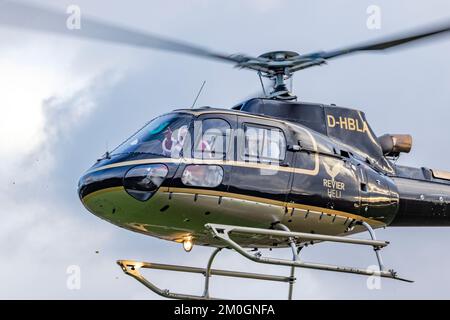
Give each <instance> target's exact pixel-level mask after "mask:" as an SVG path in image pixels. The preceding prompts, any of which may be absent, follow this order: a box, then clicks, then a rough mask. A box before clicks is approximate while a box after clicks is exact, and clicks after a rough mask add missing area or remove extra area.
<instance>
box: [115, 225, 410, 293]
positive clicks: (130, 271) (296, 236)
mask: <svg viewBox="0 0 450 320" xmlns="http://www.w3.org/2000/svg"><path fill="white" fill-rule="evenodd" d="M357 223H358V224H360V225H362V226H364V227H365V228H366V229H367V231H368V232H369V234H370V237H371V239H356V238H350V237H342V236H329V235H322V234H311V233H302V232H291V231H290V230H289V229H288V228H287V227H286V226H284V225H282V224H280V223H278V224H275V225H274V227H275V228H277V229H278V230H275V229H260V228H250V227H240V226H232V225H222V224H206V225H205V228H206V229H207V230H209V231H210V232H211V234H212V235H213V237H214V238H216V239H219V240H221V241H222V242H223V243H224V245H226V247H227V248H230V249H233V250H234V251H236V252H237V253H239V254H241V255H242V256H244V257H245V258H247V259H249V260H251V261H254V262H257V263H263V264H272V265H279V266H288V267H290V275H289V276H280V275H270V274H260V273H248V272H240V271H231V270H221V269H212V264H213V261H214V259H215V258H216V256H217V254H218V253H219V252H220V251H221V250H222V248H216V249H215V250H214V251H213V253H212V254H211V256H210V258H209V260H208V264H207V266H206V268H198V267H190V266H182V265H170V264H160V263H151V262H139V261H133V260H119V261H117V263H118V264H119V266H120V267H121V268H122V270H123V271H124V272H125V274H127V275H129V276H131V277H133V278H134V279H136V280H137V281H139V282H140V283H142V284H143V285H144V286H146V287H147V288H148V289H150V290H151V291H153V292H154V293H156V294H158V295H160V296H162V297H165V298H169V299H184V300H216V299H218V298H214V297H211V296H210V294H209V285H210V278H211V276H213V275H214V276H223V277H232V278H244V279H254V280H263V281H275V282H285V283H288V284H289V290H288V299H289V300H291V299H292V295H293V289H294V284H295V282H296V278H295V269H296V268H308V269H315V270H323V271H333V272H343V273H350V274H359V275H365V276H379V277H383V278H389V279H394V280H400V281H405V282H413V281H411V280H407V279H404V278H400V277H398V276H397V273H396V272H395V271H393V270H386V269H385V267H384V265H383V261H382V259H381V254H380V250H381V249H382V248H384V247H386V246H387V245H388V244H389V242H387V241H380V240H377V239H376V236H375V232H374V230H373V229H372V227H371V226H370V225H369V224H368V223H366V222H357ZM233 232H235V233H239V234H251V235H267V236H275V237H281V238H286V239H287V242H288V243H289V245H290V247H291V249H292V260H287V259H275V258H270V257H264V256H262V254H261V253H260V252H259V251H257V252H256V253H255V252H253V253H250V252H248V251H247V250H246V249H245V248H243V247H242V246H240V245H239V244H238V243H237V242H235V241H234V240H232V239H231V237H230V235H231V234H232V233H233ZM299 240H300V242H301V243H303V245H300V246H297V244H296V243H297V242H298V241H299ZM317 241H329V242H337V243H346V244H353V245H365V246H372V248H373V250H374V251H375V255H376V258H377V261H378V266H379V270H371V269H360V268H354V267H346V266H337V265H330V264H319V263H310V262H303V261H301V260H300V258H299V253H300V250H301V249H302V248H303V247H304V246H305V245H304V243H314V242H317ZM140 269H156V270H166V271H174V272H187V273H194V274H203V275H204V276H205V281H204V290H203V294H202V295H191V294H183V293H174V292H170V291H169V290H167V289H161V288H159V287H158V286H156V285H155V284H153V283H152V282H150V281H149V280H148V279H147V278H145V277H144V276H143V275H142V274H141V272H140Z"/></svg>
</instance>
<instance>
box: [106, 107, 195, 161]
mask: <svg viewBox="0 0 450 320" xmlns="http://www.w3.org/2000/svg"><path fill="white" fill-rule="evenodd" d="M191 120H192V115H188V114H181V113H171V114H167V115H163V116H161V117H158V118H155V119H153V120H151V121H150V122H148V123H147V124H146V125H145V126H144V127H142V128H141V129H140V130H139V131H137V132H136V133H135V134H134V135H132V136H131V137H130V138H128V139H127V140H126V141H125V142H123V143H122V144H120V145H119V146H118V147H117V148H116V149H114V150H113V151H112V152H111V155H120V154H131V153H134V154H153V155H158V156H163V157H170V158H179V157H180V154H181V150H182V148H183V145H184V141H185V138H186V136H187V134H188V131H189V125H190V122H191Z"/></svg>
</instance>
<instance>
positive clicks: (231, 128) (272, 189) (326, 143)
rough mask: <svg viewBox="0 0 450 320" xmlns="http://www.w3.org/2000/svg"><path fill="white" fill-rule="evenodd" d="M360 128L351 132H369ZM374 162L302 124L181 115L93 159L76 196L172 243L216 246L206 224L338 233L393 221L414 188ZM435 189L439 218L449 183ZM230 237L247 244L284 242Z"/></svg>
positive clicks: (239, 115)
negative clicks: (363, 224) (403, 195)
mask: <svg viewBox="0 0 450 320" xmlns="http://www.w3.org/2000/svg"><path fill="white" fill-rule="evenodd" d="M362 121H364V120H362ZM334 125H335V126H336V124H334ZM358 125H359V126H360V127H361V130H360V131H355V132H357V133H358V134H361V135H370V134H371V132H370V131H369V130H362V128H363V126H364V123H363V122H361V123H359V124H358ZM375 162H376V161H373V160H371V159H370V156H369V155H367V154H366V153H365V152H364V151H361V150H358V149H354V148H351V147H349V146H348V145H346V144H344V143H340V142H339V141H336V140H335V139H331V138H330V137H328V136H327V135H324V134H323V133H320V132H317V131H315V130H313V129H311V128H309V127H307V126H305V125H302V124H300V123H294V122H291V121H286V120H282V119H275V118H273V117H267V116H261V115H255V114H250V113H247V112H241V111H233V110H222V109H195V110H189V109H188V110H178V111H174V112H172V113H170V114H167V115H164V116H162V117H159V118H157V119H155V120H153V121H151V122H150V123H149V124H148V125H147V126H145V127H144V128H143V129H141V131H139V132H138V133H137V134H136V135H134V136H132V137H131V138H129V139H128V140H127V141H125V142H124V143H123V144H122V145H121V146H119V147H118V148H117V149H116V150H114V151H113V152H112V153H111V154H108V155H107V156H105V157H104V158H103V159H101V160H99V161H98V162H97V163H96V164H95V165H94V166H93V167H92V168H90V169H89V170H88V171H87V172H86V174H85V175H84V176H83V177H82V178H81V179H80V182H79V195H80V199H81V201H82V202H83V204H84V206H85V207H86V208H87V209H88V210H89V211H90V212H92V213H93V214H95V215H97V216H99V217H101V218H103V219H105V220H107V221H109V222H111V223H113V224H116V225H118V226H120V227H123V228H126V229H129V230H132V231H136V232H141V233H144V234H147V235H150V236H154V237H158V238H162V239H166V240H171V241H177V242H183V241H184V240H186V239H193V240H194V242H195V243H196V244H199V245H212V246H221V243H220V242H218V241H216V240H215V239H214V238H213V237H212V236H211V235H210V234H209V233H208V231H207V230H205V228H204V225H205V224H206V223H219V224H229V225H238V226H249V227H257V228H273V227H274V226H275V225H276V224H278V223H282V224H284V225H285V226H287V227H288V228H289V229H290V230H291V231H298V232H308V233H320V234H329V235H344V234H350V233H355V232H360V231H363V230H365V229H364V228H363V227H361V226H359V225H358V223H357V222H359V221H366V222H368V223H369V224H370V225H371V226H372V227H374V228H379V227H384V226H387V225H389V224H391V223H394V224H395V220H396V217H398V213H399V212H403V211H404V210H403V211H402V209H401V203H402V201H406V200H402V199H401V197H400V194H401V193H402V192H404V193H405V192H406V193H407V191H404V190H410V189H411V188H414V185H413V186H412V184H411V183H412V182H414V183H417V179H412V178H411V177H405V176H403V177H399V176H398V175H397V174H396V171H395V167H392V173H388V172H383V170H382V169H380V165H378V166H377V165H376V163H375ZM383 165H384V166H386V165H387V166H389V165H390V163H389V162H386V163H385V164H383ZM399 180H401V182H402V183H403V184H402V183H399ZM420 183H422V184H426V183H427V182H426V181H421V182H420ZM429 183H432V182H429ZM399 184H400V185H402V186H401V190H399V187H398V185H399ZM433 185H436V184H435V183H433ZM411 186H412V187H411ZM441 187H442V188H443V189H445V190H444V193H442V192H441V194H440V195H439V197H440V198H437V199H438V201H440V202H441V205H442V204H444V205H445V206H444V207H442V206H441V207H440V210H441V211H440V214H442V215H444V214H447V213H448V208H447V206H446V203H447V202H448V200H449V199H450V186H449V185H447V184H445V183H442V186H441ZM442 188H437V189H439V190H442ZM435 189H436V188H435ZM409 196H411V195H409ZM415 196H417V195H415ZM442 197H444V198H442ZM422 200H424V201H425V200H426V199H422ZM419 201H420V196H419ZM433 201H434V200H433ZM409 203H410V204H411V202H409ZM442 210H443V211H442ZM405 214H407V213H405ZM441 220H442V221H444V220H445V221H447V220H448V218H446V219H441ZM403 221H406V220H405V219H403ZM447 223H448V222H447ZM401 224H402V223H399V225H401ZM403 225H405V223H403ZM236 237H237V239H238V240H239V243H240V244H242V245H243V246H248V247H276V246H285V245H287V244H286V242H285V239H276V238H268V237H248V236H246V237H244V236H242V237H239V235H236Z"/></svg>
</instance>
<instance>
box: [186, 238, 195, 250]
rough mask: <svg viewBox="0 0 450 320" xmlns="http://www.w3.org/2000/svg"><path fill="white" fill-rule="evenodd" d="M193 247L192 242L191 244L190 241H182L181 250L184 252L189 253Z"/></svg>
mask: <svg viewBox="0 0 450 320" xmlns="http://www.w3.org/2000/svg"><path fill="white" fill-rule="evenodd" d="M193 247H194V242H192V239H186V240H184V241H183V249H184V251H186V252H189V251H191V250H192V248H193Z"/></svg>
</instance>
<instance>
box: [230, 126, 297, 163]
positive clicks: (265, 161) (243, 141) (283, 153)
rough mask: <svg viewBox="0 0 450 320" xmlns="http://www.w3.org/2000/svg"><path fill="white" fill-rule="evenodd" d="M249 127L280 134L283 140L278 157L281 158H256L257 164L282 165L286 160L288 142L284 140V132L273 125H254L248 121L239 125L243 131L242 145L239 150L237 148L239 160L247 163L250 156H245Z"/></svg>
mask: <svg viewBox="0 0 450 320" xmlns="http://www.w3.org/2000/svg"><path fill="white" fill-rule="evenodd" d="M249 126H250V127H253V128H257V129H265V130H269V131H270V130H273V129H274V130H277V131H279V132H281V134H282V136H283V139H284V150H283V151H282V152H281V153H280V155H283V158H279V159H273V158H261V157H259V156H258V157H257V161H258V163H273V162H279V163H284V161H286V159H287V144H288V141H287V138H286V133H285V132H284V130H283V129H282V128H280V127H277V126H275V125H267V124H260V123H254V122H248V121H242V123H241V127H242V129H243V134H244V136H243V139H242V143H243V145H242V146H241V148H239V149H240V157H241V159H244V160H245V161H248V160H250V158H251V156H249V155H248V154H246V138H247V128H248V127H249ZM261 159H262V161H261Z"/></svg>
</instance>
